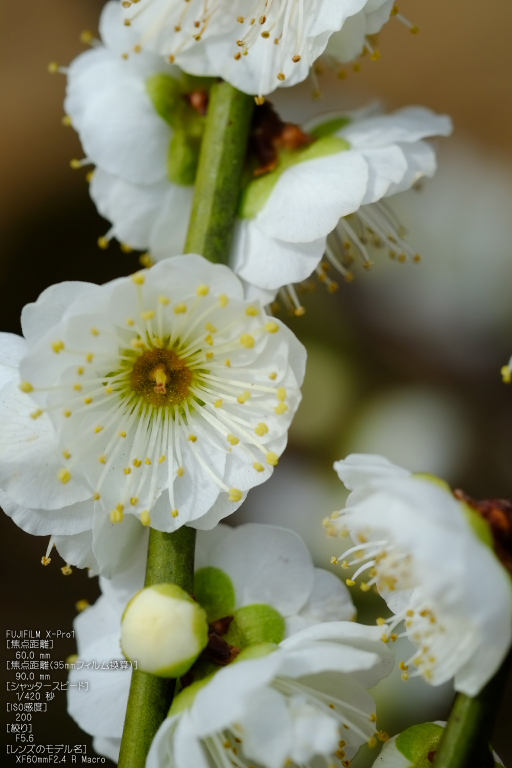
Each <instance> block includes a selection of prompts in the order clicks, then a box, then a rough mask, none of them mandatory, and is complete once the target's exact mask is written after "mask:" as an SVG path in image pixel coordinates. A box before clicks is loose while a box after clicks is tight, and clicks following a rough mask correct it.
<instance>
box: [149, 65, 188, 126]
mask: <svg viewBox="0 0 512 768" xmlns="http://www.w3.org/2000/svg"><path fill="white" fill-rule="evenodd" d="M146 90H147V92H148V94H149V98H150V99H151V101H152V102H153V106H154V108H155V110H156V111H157V112H158V114H159V115H160V117H162V118H163V119H164V120H165V122H166V123H168V124H169V125H170V126H171V128H177V127H178V125H179V122H180V120H179V118H180V116H181V111H182V110H181V107H182V104H183V94H184V89H183V85H182V83H181V82H180V81H179V80H177V79H176V78H175V77H172V75H166V74H164V73H163V72H160V73H158V74H157V75H152V76H151V77H148V79H147V80H146Z"/></svg>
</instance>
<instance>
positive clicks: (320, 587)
mask: <svg viewBox="0 0 512 768" xmlns="http://www.w3.org/2000/svg"><path fill="white" fill-rule="evenodd" d="M146 558H147V546H146V542H145V541H144V540H142V541H141V542H140V544H139V548H138V551H137V552H136V554H135V556H134V557H133V563H132V565H131V566H130V568H129V569H127V570H125V571H123V572H122V573H120V574H117V575H115V576H114V577H113V578H112V579H106V578H104V577H100V588H101V591H102V596H101V597H100V598H99V600H97V602H96V603H95V605H94V606H92V607H91V608H88V609H87V610H86V611H84V612H83V613H81V614H79V615H78V616H77V618H76V619H75V623H74V628H75V632H76V637H77V643H78V653H79V659H80V663H82V662H84V663H89V662H90V661H92V660H94V659H101V660H107V661H110V660H115V659H119V658H121V651H120V633H121V617H122V614H123V612H124V610H125V606H126V604H127V602H128V601H129V600H130V599H131V598H132V597H133V595H134V594H135V593H136V592H137V591H138V590H140V588H141V587H142V585H143V583H144V572H145V568H146ZM195 565H196V576H195V584H194V594H195V597H196V599H197V600H198V602H199V603H200V604H201V606H202V607H203V608H204V609H205V610H206V611H207V614H208V618H209V620H210V621H216V620H218V619H220V618H225V617H226V616H233V622H232V624H231V625H230V626H229V631H228V634H227V635H226V636H225V639H226V640H228V641H230V642H234V641H236V642H237V643H240V644H241V645H244V646H247V645H248V644H249V645H250V644H253V643H255V642H258V643H259V642H268V641H272V642H279V641H281V640H283V639H284V638H285V637H290V636H291V635H292V634H294V633H296V632H297V631H299V630H302V629H304V628H306V627H309V626H313V625H315V624H318V623H321V622H330V621H334V622H338V621H348V620H351V619H353V618H354V613H355V611H354V606H353V604H352V601H351V598H350V593H349V590H348V589H347V587H346V586H345V585H344V584H343V583H342V582H341V581H340V579H338V578H337V577H336V576H335V575H333V574H332V573H329V572H328V571H325V570H323V569H321V568H315V567H314V565H313V562H312V559H311V555H310V553H309V551H308V549H307V547H306V545H305V544H304V542H303V541H302V539H301V538H300V536H298V535H297V534H296V533H294V532H293V531H290V530H287V529H285V528H278V527H276V526H272V525H260V524H252V523H250V524H247V525H241V526H239V527H238V528H230V527H228V526H226V525H223V524H222V523H221V524H219V525H218V526H217V527H216V528H214V529H213V530H211V531H198V536H197V546H196V563H195ZM212 595H213V596H214V598H215V599H212ZM243 629H244V630H245V632H244V633H243V632H242V630H243ZM78 666H79V665H78ZM78 666H77V668H76V669H75V670H74V671H73V672H72V673H71V678H70V679H71V680H72V682H80V681H82V680H85V679H86V678H87V680H88V681H89V687H88V693H87V695H84V694H83V692H81V691H80V690H79V689H78V688H70V689H69V695H68V705H69V711H70V713H71V715H72V716H73V717H74V718H75V720H76V721H77V722H78V724H79V725H80V727H81V728H83V729H84V730H85V731H87V732H88V733H90V734H92V735H93V736H94V737H95V742H94V745H95V749H96V751H97V752H99V753H100V754H104V755H106V756H107V757H110V758H111V759H113V760H115V761H116V760H117V757H118V753H119V747H120V743H121V735H122V728H123V721H124V715H125V711H126V705H127V701H128V691H129V686H130V673H129V672H128V673H127V674H125V673H124V672H123V671H122V670H116V671H115V672H114V674H111V673H110V672H109V671H108V670H107V672H104V673H103V674H94V673H93V674H92V675H91V676H89V672H90V668H89V667H83V668H81V669H79V668H78ZM107 712H108V715H107V716H106V718H105V717H104V716H103V715H104V713H107ZM98 713H99V715H100V716H99V717H98Z"/></svg>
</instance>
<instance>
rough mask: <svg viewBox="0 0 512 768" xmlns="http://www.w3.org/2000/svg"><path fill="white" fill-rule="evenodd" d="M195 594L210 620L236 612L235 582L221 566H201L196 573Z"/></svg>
mask: <svg viewBox="0 0 512 768" xmlns="http://www.w3.org/2000/svg"><path fill="white" fill-rule="evenodd" d="M194 595H195V598H196V600H197V602H198V603H199V604H200V605H201V607H202V608H204V610H205V611H206V615H207V616H208V621H209V622H210V623H211V622H212V621H217V619H222V618H224V617H225V616H232V615H233V614H234V612H235V606H236V595H235V588H234V586H233V582H232V581H231V579H230V578H229V576H228V574H227V573H225V572H224V571H222V570H221V569H220V568H213V567H212V566H208V567H206V568H199V569H198V570H197V571H196V572H195V574H194Z"/></svg>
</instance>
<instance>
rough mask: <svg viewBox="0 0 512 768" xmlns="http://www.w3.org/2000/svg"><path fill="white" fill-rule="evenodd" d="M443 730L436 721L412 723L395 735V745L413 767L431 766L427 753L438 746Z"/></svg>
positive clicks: (424, 767)
mask: <svg viewBox="0 0 512 768" xmlns="http://www.w3.org/2000/svg"><path fill="white" fill-rule="evenodd" d="M443 732H444V728H443V726H442V725H438V724H437V723H420V724H419V725H413V726H411V727H410V728H407V730H405V731H403V732H402V733H401V734H400V735H399V736H397V738H396V741H395V746H396V748H397V749H398V751H399V752H401V753H402V755H404V757H406V758H407V759H408V760H410V761H411V763H413V765H414V767H415V768H428V766H432V763H431V762H430V761H429V759H428V754H429V752H434V751H435V750H436V749H437V748H438V746H439V742H440V741H441V736H442V735H443Z"/></svg>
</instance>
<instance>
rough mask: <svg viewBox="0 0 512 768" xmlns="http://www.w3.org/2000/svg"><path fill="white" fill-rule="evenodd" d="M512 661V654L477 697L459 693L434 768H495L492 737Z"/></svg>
mask: <svg viewBox="0 0 512 768" xmlns="http://www.w3.org/2000/svg"><path fill="white" fill-rule="evenodd" d="M511 659H512V655H509V657H508V658H507V659H506V660H505V662H504V663H503V665H502V667H501V669H499V670H498V672H497V673H496V675H495V676H494V677H493V678H492V680H490V681H489V682H488V683H487V685H486V686H485V687H484V688H482V690H481V691H480V693H479V694H478V695H477V696H475V697H473V698H471V697H470V696H466V695H465V694H463V693H459V694H457V697H456V699H455V703H454V705H453V707H452V710H451V712H450V717H449V719H448V723H447V725H446V728H445V730H444V733H443V737H442V739H441V743H440V744H439V749H438V750H437V752H436V757H435V760H434V768H487V766H494V760H493V759H492V758H491V753H490V743H491V736H492V731H493V727H494V721H495V719H496V713H497V711H498V707H499V704H500V701H501V695H502V693H503V690H504V688H505V685H506V682H507V677H508V671H509V669H510V665H511Z"/></svg>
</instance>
